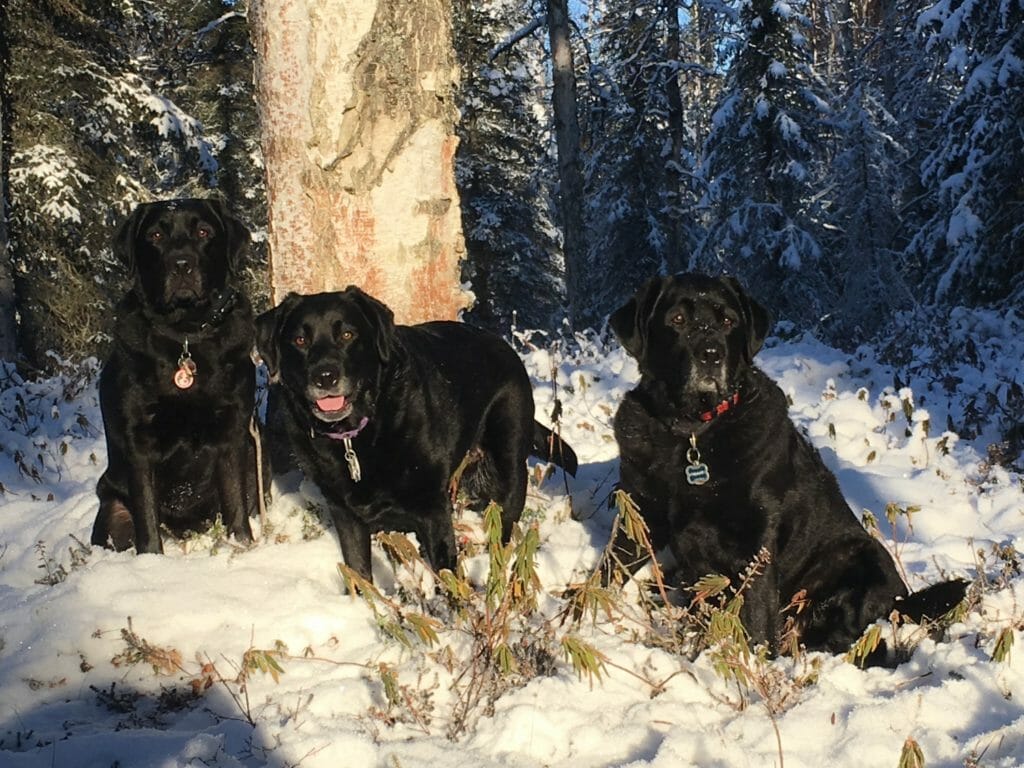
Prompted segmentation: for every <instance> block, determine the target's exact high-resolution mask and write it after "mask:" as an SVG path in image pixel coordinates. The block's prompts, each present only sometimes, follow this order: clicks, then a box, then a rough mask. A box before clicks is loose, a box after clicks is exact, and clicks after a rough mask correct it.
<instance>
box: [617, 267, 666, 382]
mask: <svg viewBox="0 0 1024 768" xmlns="http://www.w3.org/2000/svg"><path fill="white" fill-rule="evenodd" d="M669 279H670V278H667V277H652V278H651V279H650V280H648V281H647V282H646V283H644V284H643V285H642V286H641V287H640V289H639V290H638V291H637V292H636V293H635V294H634V295H633V298H631V299H630V300H629V301H627V302H626V303H625V304H623V305H622V306H621V307H619V308H618V309H617V310H615V311H614V312H612V314H611V316H610V317H609V318H608V324H609V325H610V326H611V329H612V331H613V332H614V333H615V336H616V337H617V338H618V340H619V343H621V344H622V346H623V347H624V348H625V350H626V351H627V352H628V353H629V354H630V355H632V356H633V357H634V358H636V360H637V362H639V363H643V360H644V357H645V356H646V355H647V336H648V332H649V331H650V327H649V326H650V324H651V315H652V314H653V312H654V307H655V305H656V304H657V303H658V299H659V298H660V297H661V292H662V291H663V290H665V286H666V285H667V284H668V281H669Z"/></svg>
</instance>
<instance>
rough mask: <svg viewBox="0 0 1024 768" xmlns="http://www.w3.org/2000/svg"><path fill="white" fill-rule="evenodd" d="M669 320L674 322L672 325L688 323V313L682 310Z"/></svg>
mask: <svg viewBox="0 0 1024 768" xmlns="http://www.w3.org/2000/svg"><path fill="white" fill-rule="evenodd" d="M669 322H670V323H672V325H686V315H684V314H683V313H682V312H676V313H675V314H674V315H672V317H671V318H670V319H669Z"/></svg>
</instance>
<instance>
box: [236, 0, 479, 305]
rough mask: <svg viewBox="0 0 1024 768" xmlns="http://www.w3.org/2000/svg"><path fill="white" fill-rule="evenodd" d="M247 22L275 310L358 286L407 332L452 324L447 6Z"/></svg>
mask: <svg viewBox="0 0 1024 768" xmlns="http://www.w3.org/2000/svg"><path fill="white" fill-rule="evenodd" d="M250 20H251V22H252V24H253V40H254V43H255V46H256V51H257V58H258V64H257V71H256V84H257V86H256V87H257V99H258V101H259V104H260V116H261V122H262V132H263V139H262V144H263V152H264V156H265V161H266V171H267V196H268V203H269V214H270V250H271V281H272V287H273V298H274V300H275V301H278V300H280V299H281V298H282V297H283V296H284V294H285V293H287V292H288V291H298V292H301V293H313V292H317V291H323V290H335V289H341V288H344V287H345V286H346V285H349V284H356V285H359V286H360V287H362V288H363V289H365V290H366V291H368V292H369V293H371V294H373V295H375V296H377V297H379V298H380V299H382V300H383V301H385V302H386V303H388V304H389V305H390V306H391V307H392V308H393V309H394V311H395V315H396V319H397V320H398V321H399V322H404V323H412V322H419V321H422V320H428V319H439V318H454V317H455V315H456V313H457V312H458V310H459V309H461V308H462V307H464V306H465V305H466V303H467V297H466V295H465V294H464V293H463V292H462V290H461V288H460V285H459V261H460V260H461V258H462V257H463V254H464V250H465V245H464V242H463V236H462V229H461V218H460V215H459V200H458V193H457V191H456V188H455V179H454V156H455V148H456V144H457V139H456V138H455V131H454V126H455V120H456V115H457V111H456V105H455V102H454V92H455V85H456V80H457V76H458V75H457V68H456V66H455V64H454V56H453V51H452V34H451V7H450V0H302V1H301V2H300V1H299V0H260V1H259V2H255V3H254V4H253V8H252V11H251V12H250Z"/></svg>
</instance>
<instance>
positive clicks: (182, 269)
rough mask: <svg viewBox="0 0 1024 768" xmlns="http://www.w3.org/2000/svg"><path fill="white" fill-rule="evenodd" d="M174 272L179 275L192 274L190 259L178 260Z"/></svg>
mask: <svg viewBox="0 0 1024 768" xmlns="http://www.w3.org/2000/svg"><path fill="white" fill-rule="evenodd" d="M174 271H175V272H177V273H178V274H179V275H190V274H192V262H190V261H189V260H188V259H178V260H177V261H175V262H174Z"/></svg>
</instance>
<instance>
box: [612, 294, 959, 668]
mask: <svg viewBox="0 0 1024 768" xmlns="http://www.w3.org/2000/svg"><path fill="white" fill-rule="evenodd" d="M610 323H611V327H612V330H613V331H614V332H615V334H616V335H617V336H618V338H619V340H620V341H621V342H622V345H623V346H624V347H625V349H626V351H627V352H628V353H629V354H630V355H632V356H633V357H634V358H636V360H637V362H638V363H639V367H640V374H641V378H640V382H639V384H638V385H637V387H636V388H635V389H633V390H632V391H630V392H629V393H627V395H626V396H625V398H624V399H623V402H622V403H621V405H620V406H619V409H618V412H617V413H616V415H615V437H616V440H617V441H618V444H619V451H620V456H621V483H620V485H621V488H622V489H623V490H625V491H626V492H628V493H629V494H630V495H631V497H632V498H633V500H634V501H635V502H636V504H637V505H638V507H639V509H640V513H641V514H642V515H643V517H644V519H645V521H646V522H647V525H648V526H649V528H650V533H651V539H652V543H653V545H654V546H655V548H657V549H660V548H663V547H669V548H670V549H671V551H672V554H673V555H674V557H675V560H676V562H677V564H678V566H677V570H676V571H675V572H674V574H673V575H672V576H673V578H674V579H675V580H676V581H677V582H678V583H680V584H683V585H686V584H693V583H694V582H696V581H697V580H698V579H700V578H701V577H703V576H705V575H707V574H711V573H717V574H722V575H725V576H728V577H730V578H735V577H737V576H738V575H739V574H741V573H743V572H744V570H745V569H746V568H747V566H748V564H749V563H750V562H751V561H753V560H754V559H755V557H757V556H758V554H759V553H760V552H761V551H762V550H767V552H768V553H769V556H770V558H771V559H770V562H768V564H767V566H766V567H765V569H764V572H763V573H762V574H761V575H760V576H759V577H758V578H757V579H756V580H755V581H754V582H753V583H752V585H750V587H749V588H748V589H747V591H746V592H745V594H744V598H745V601H744V606H743V609H742V612H741V618H742V620H743V623H744V626H745V627H746V629H747V631H748V632H749V634H750V637H751V639H752V640H753V641H754V642H755V643H762V644H766V645H768V646H769V647H770V648H771V649H772V650H776V649H777V648H778V646H779V639H780V634H781V632H782V629H783V622H784V620H785V617H784V616H783V615H782V609H783V608H784V607H785V606H786V605H787V604H788V603H789V602H790V600H791V598H793V597H794V596H795V595H796V594H797V593H798V592H800V591H801V590H805V591H806V598H807V601H808V603H807V608H806V609H805V610H804V611H802V612H801V613H800V615H799V616H797V617H796V621H797V622H798V631H799V633H800V638H801V641H802V642H803V643H804V644H805V645H806V647H808V648H810V649H820V650H829V651H833V652H842V651H845V650H847V649H848V647H849V646H850V644H851V643H852V642H853V641H854V640H856V639H857V638H858V637H859V636H860V634H861V633H862V632H863V631H864V629H865V628H866V627H867V626H868V625H869V624H870V623H872V622H874V621H875V620H876V619H879V618H883V617H886V616H888V615H889V614H890V612H891V611H892V610H893V609H894V608H895V609H898V610H899V611H900V613H902V614H905V615H907V616H909V617H910V618H913V619H915V620H917V619H920V618H921V617H922V616H925V615H927V616H931V617H933V618H937V617H938V616H940V615H942V614H943V613H945V612H946V611H948V610H949V609H950V608H952V607H953V606H954V605H955V604H956V603H957V602H959V601H960V599H961V598H962V597H963V595H964V592H965V585H964V583H963V582H958V581H953V582H945V583H942V584H938V585H935V586H934V587H930V588H928V589H926V590H923V591H921V592H917V593H915V594H913V595H909V596H908V590H907V587H906V585H905V584H904V583H903V580H902V579H901V578H900V576H899V574H898V572H897V570H896V567H895V565H894V564H893V561H892V558H891V557H890V556H889V553H888V552H887V551H886V550H885V548H884V547H883V546H882V545H881V544H880V543H879V542H878V541H877V540H875V539H874V538H873V537H872V536H871V535H869V534H868V533H867V531H865V530H864V528H863V527H862V526H861V524H860V522H859V521H858V519H857V518H856V517H855V515H854V514H853V513H852V511H851V510H850V508H849V506H848V505H847V503H846V500H845V499H844V498H843V494H842V492H841V491H840V488H839V484H838V482H837V481H836V478H835V476H834V475H833V474H832V473H831V472H830V471H829V470H828V469H827V468H826V467H825V465H824V463H823V462H822V460H821V457H820V456H819V455H818V453H817V451H816V450H814V448H813V447H812V446H811V445H810V443H808V442H807V440H806V439H805V438H804V437H803V436H802V435H801V434H800V433H799V432H798V431H797V430H796V428H795V427H794V425H793V423H792V422H791V421H790V419H789V415H788V403H787V400H786V396H785V394H784V393H783V392H782V390H781V389H780V388H779V387H778V385H776V384H775V382H773V381H772V380H771V379H770V378H769V377H768V376H767V375H765V374H764V372H762V371H761V370H760V369H759V368H757V367H756V366H755V365H754V362H753V358H754V356H755V355H756V354H757V352H758V351H759V350H760V349H761V346H762V344H763V342H764V339H765V336H766V334H767V332H768V327H769V324H768V314H767V313H766V312H765V310H764V309H763V308H762V307H761V306H760V305H759V304H757V302H755V301H754V300H753V299H752V298H751V297H750V296H748V295H747V293H746V292H745V291H744V290H743V288H742V287H741V286H740V285H739V283H738V282H737V281H736V280H735V279H733V278H730V277H720V278H712V277H706V276H703V275H675V276H673V277H656V278H654V279H652V280H651V281H649V282H648V283H647V284H646V285H644V286H643V287H642V288H641V289H640V290H639V291H638V292H637V293H636V295H635V296H634V297H633V298H632V299H630V300H629V302H627V303H626V305H625V306H623V307H622V308H621V309H619V310H618V311H616V312H615V313H614V314H613V315H612V316H611V318H610ZM614 549H615V551H616V553H617V555H618V556H619V558H620V559H622V560H623V561H625V562H626V563H627V564H629V565H630V566H631V567H632V568H636V567H638V565H639V564H640V563H642V562H643V560H644V557H643V555H644V553H642V552H638V551H637V550H636V548H635V547H634V546H633V545H632V544H631V542H629V541H628V540H626V539H625V537H621V538H620V539H619V540H617V541H616V544H615V547H614Z"/></svg>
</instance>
